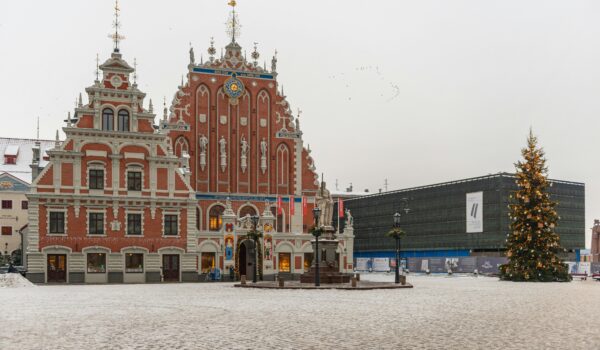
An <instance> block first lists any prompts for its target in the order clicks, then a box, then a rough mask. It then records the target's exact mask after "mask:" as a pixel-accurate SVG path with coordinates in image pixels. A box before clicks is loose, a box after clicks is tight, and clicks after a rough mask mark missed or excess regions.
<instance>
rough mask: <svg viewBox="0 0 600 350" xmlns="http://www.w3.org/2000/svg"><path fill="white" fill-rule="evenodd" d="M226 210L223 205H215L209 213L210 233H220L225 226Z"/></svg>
mask: <svg viewBox="0 0 600 350" xmlns="http://www.w3.org/2000/svg"><path fill="white" fill-rule="evenodd" d="M224 211H225V208H224V207H223V206H221V205H215V206H214V207H212V208H210V211H209V212H208V229H209V230H210V231H219V230H220V229H221V226H223V212H224Z"/></svg>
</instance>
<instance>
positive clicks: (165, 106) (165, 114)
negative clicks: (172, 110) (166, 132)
mask: <svg viewBox="0 0 600 350" xmlns="http://www.w3.org/2000/svg"><path fill="white" fill-rule="evenodd" d="M163 120H164V121H167V97H166V96H163Z"/></svg>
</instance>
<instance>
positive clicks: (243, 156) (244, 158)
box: [240, 135, 250, 173]
mask: <svg viewBox="0 0 600 350" xmlns="http://www.w3.org/2000/svg"><path fill="white" fill-rule="evenodd" d="M240 147H241V148H242V152H241V155H240V167H241V168H242V173H245V172H246V167H247V166H248V162H247V158H248V150H249V149H250V146H249V145H248V141H246V136H244V135H242V139H241V140H240Z"/></svg>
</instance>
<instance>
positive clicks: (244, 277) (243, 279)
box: [240, 275, 246, 286]
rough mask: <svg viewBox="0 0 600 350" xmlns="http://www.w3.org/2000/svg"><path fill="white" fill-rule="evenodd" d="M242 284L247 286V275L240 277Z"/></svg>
mask: <svg viewBox="0 0 600 350" xmlns="http://www.w3.org/2000/svg"><path fill="white" fill-rule="evenodd" d="M240 284H241V285H244V286H245V285H246V275H241V276H240Z"/></svg>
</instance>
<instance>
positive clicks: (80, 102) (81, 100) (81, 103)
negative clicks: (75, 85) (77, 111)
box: [77, 92, 83, 108]
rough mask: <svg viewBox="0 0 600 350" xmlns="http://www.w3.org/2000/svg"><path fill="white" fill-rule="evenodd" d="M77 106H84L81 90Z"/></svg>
mask: <svg viewBox="0 0 600 350" xmlns="http://www.w3.org/2000/svg"><path fill="white" fill-rule="evenodd" d="M77 107H79V108H81V107H83V99H82V98H81V92H80V93H79V101H77Z"/></svg>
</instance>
